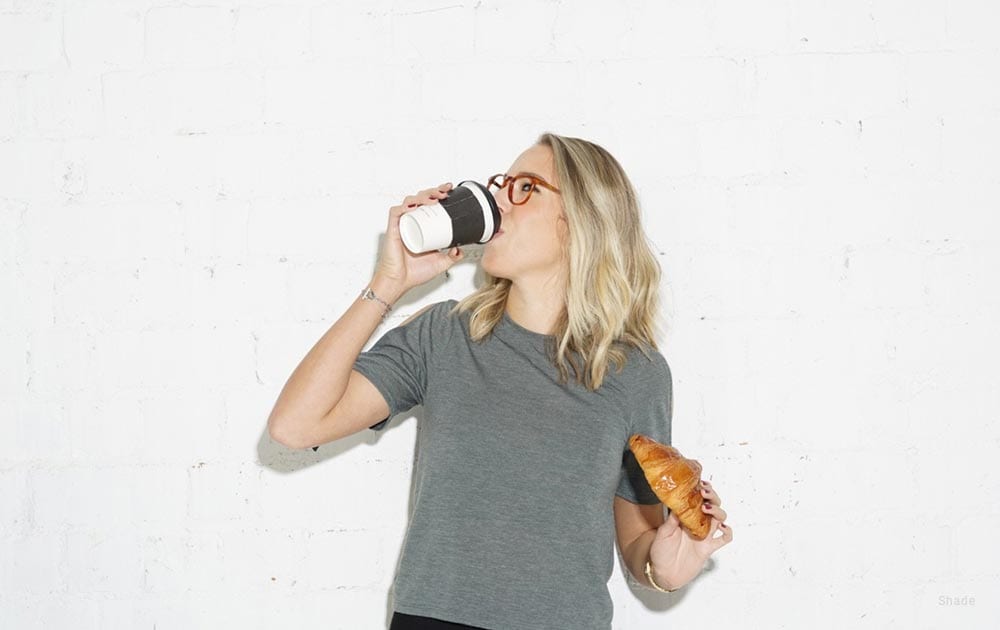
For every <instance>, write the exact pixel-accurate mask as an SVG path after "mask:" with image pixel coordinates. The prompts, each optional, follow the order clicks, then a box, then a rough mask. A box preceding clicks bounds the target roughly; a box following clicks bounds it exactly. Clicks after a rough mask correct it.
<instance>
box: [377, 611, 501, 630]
mask: <svg viewBox="0 0 1000 630" xmlns="http://www.w3.org/2000/svg"><path fill="white" fill-rule="evenodd" d="M389 630H486V629H485V628H477V627H476V626H467V625H465V624H464V623H452V622H450V621H441V620H440V619H432V618H431V617H417V616H416V615H406V614H403V613H401V612H393V613H392V622H391V623H390V624H389Z"/></svg>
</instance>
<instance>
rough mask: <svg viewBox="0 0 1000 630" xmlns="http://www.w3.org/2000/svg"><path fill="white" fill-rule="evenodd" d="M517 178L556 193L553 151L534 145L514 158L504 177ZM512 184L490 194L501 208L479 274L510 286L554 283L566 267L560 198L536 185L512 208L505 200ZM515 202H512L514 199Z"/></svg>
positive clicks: (556, 184)
mask: <svg viewBox="0 0 1000 630" xmlns="http://www.w3.org/2000/svg"><path fill="white" fill-rule="evenodd" d="M520 173H531V174H533V175H536V176H538V177H541V178H542V179H544V180H545V181H546V182H547V183H549V184H551V185H552V186H553V187H555V188H559V182H558V181H557V180H556V177H555V172H554V165H553V159H552V149H550V148H549V147H547V146H543V145H534V146H532V147H531V148H529V149H528V150H527V151H525V152H524V153H522V154H521V155H520V156H518V158H517V159H516V160H515V161H514V164H512V165H511V167H510V170H508V171H507V175H510V176H516V175H518V174H520ZM513 185H514V182H513V181H511V182H509V183H508V184H507V186H506V187H505V188H503V189H502V190H500V191H496V190H494V193H493V195H494V197H495V198H496V200H497V205H498V206H499V208H500V231H499V232H498V233H497V234H496V235H495V236H494V237H493V238H492V239H491V240H490V241H489V242H488V243H486V246H485V247H484V249H483V257H482V265H483V270H484V271H486V272H487V273H488V274H490V275H491V276H493V277H496V278H507V279H509V280H512V281H514V282H515V283H516V282H523V281H525V280H543V281H545V280H558V279H559V278H560V276H561V275H562V274H564V272H565V267H566V261H565V260H564V257H563V254H562V245H561V243H562V242H563V241H564V240H565V239H566V238H568V230H567V226H566V219H565V216H564V214H563V207H562V197H561V196H560V195H559V193H556V192H554V191H551V190H549V189H548V188H545V187H543V186H535V188H534V191H533V192H532V193H531V197H529V198H528V201H527V202H525V203H524V204H522V205H516V206H515V205H514V204H512V203H511V202H510V198H509V197H508V196H507V189H508V188H509V187H511V186H513ZM515 193H516V191H515ZM514 198H515V199H517V196H516V194H515V197H514Z"/></svg>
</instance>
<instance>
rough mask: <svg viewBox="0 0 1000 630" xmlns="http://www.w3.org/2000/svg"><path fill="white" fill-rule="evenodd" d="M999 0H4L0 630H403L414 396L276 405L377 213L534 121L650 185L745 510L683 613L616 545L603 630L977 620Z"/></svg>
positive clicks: (686, 407)
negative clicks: (306, 432) (277, 417)
mask: <svg viewBox="0 0 1000 630" xmlns="http://www.w3.org/2000/svg"><path fill="white" fill-rule="evenodd" d="M998 17H1000V11H998V9H997V7H996V5H995V3H992V2H986V1H983V0H980V1H967V2H950V3H943V2H927V1H921V2H903V1H901V0H863V1H862V0H851V1H850V2H837V3H829V2H815V1H814V2H794V3H793V2H776V1H768V2H753V3H748V2H735V1H728V0H724V1H720V2H714V3H707V2H683V3H667V2H658V1H653V0H633V1H630V2H627V3H598V2H551V1H534V0H531V1H529V0H519V1H517V2H505V3H502V4H501V3H498V2H487V1H483V2H431V1H428V0H407V1H405V2H403V1H393V2H389V1H388V0H381V1H378V2H367V3H353V4H351V3H344V2H323V1H313V2H308V3H306V2H299V3H296V2H256V1H254V0H210V1H209V2H207V3H194V4H191V3H186V2H180V1H173V0H162V1H158V2H121V1H118V0H88V1H85V2H68V1H66V0H38V1H28V0H2V1H0V395H2V397H3V400H4V401H5V402H6V404H4V405H2V410H0V628H3V629H4V630H6V629H7V628H11V629H16V630H22V629H30V628H45V629H46V630H50V629H52V628H74V629H78V630H89V629H97V628H100V629H102V630H103V629H108V628H150V627H155V628H159V629H160V630H163V629H165V628H168V629H169V628H177V629H184V630H188V629H192V628H235V627H240V628H267V627H297V628H344V629H351V630H358V629H362V630H368V629H373V630H374V629H378V628H384V627H386V623H387V621H388V619H389V616H390V615H391V605H392V602H391V599H390V598H389V587H390V585H391V582H392V576H393V572H394V570H395V567H396V563H397V562H398V559H399V552H400V546H401V543H402V539H403V536H404V534H405V527H406V517H407V512H408V509H409V485H410V475H411V471H412V464H413V456H414V453H413V447H414V439H415V435H416V423H415V420H414V419H412V418H411V419H407V420H397V421H395V422H394V423H393V427H392V428H391V430H389V431H388V432H386V433H383V434H380V435H378V436H376V435H373V434H367V433H366V434H362V435H358V436H352V437H350V438H347V439H345V440H343V441H342V443H335V444H330V445H326V446H324V447H322V448H321V449H320V450H319V451H318V452H313V451H311V450H306V451H304V452H293V451H290V450H288V449H285V448H283V447H281V446H279V445H276V444H274V443H273V442H272V441H271V440H270V439H269V438H268V436H267V433H266V427H265V423H266V419H267V415H268V413H269V411H270V409H271V406H272V405H273V403H274V400H275V398H276V396H277V394H278V392H279V391H280V389H281V386H282V385H283V384H284V382H285V379H287V377H288V375H289V374H290V372H291V370H292V369H293V368H294V366H295V365H296V364H297V362H298V361H299V360H300V359H301V358H302V356H303V355H304V354H305V352H306V351H308V349H309V348H310V347H311V346H312V344H313V343H314V342H315V341H316V339H318V337H319V336H320V335H322V333H323V332H324V331H325V330H326V329H327V328H328V327H329V326H330V325H332V323H333V322H334V321H335V320H336V318H337V317H338V316H339V315H340V314H341V313H342V312H343V311H344V310H345V309H346V308H347V306H348V305H349V304H350V303H351V301H352V300H353V299H354V298H355V296H356V295H357V292H358V291H359V290H360V289H361V288H362V287H363V286H364V283H365V282H366V281H367V280H368V278H369V277H370V274H371V272H372V265H373V264H374V260H375V256H376V253H377V251H378V244H379V238H380V236H381V233H382V230H383V229H384V226H385V221H386V213H387V211H388V208H389V206H391V205H394V204H396V203H398V202H399V201H400V200H401V199H402V197H403V196H405V195H408V194H411V193H412V192H414V191H416V190H419V189H421V188H425V187H427V186H431V185H435V184H438V183H440V182H442V181H446V180H451V181H453V182H457V181H459V180H460V179H466V178H478V179H482V178H484V177H485V176H487V175H488V174H491V173H494V172H497V171H498V170H503V169H504V168H506V167H507V166H508V165H509V164H510V163H511V162H512V161H513V160H514V159H515V158H516V156H517V154H518V153H519V152H520V151H522V150H523V149H525V148H527V146H528V145H529V144H530V143H531V142H532V141H533V140H534V138H535V137H536V136H537V135H538V133H540V132H542V131H545V130H551V131H555V132H557V133H563V134H566V135H574V136H580V137H584V138H589V139H592V140H594V141H596V142H598V143H600V144H602V145H604V146H605V147H606V148H608V149H609V150H610V151H611V152H612V153H613V154H615V155H616V157H618V159H619V160H620V161H621V162H622V164H623V165H624V166H625V168H626V170H627V171H628V172H629V174H630V176H631V177H632V179H633V181H634V183H635V185H636V187H637V188H638V190H639V192H640V195H641V201H642V204H643V210H644V214H645V219H646V227H647V231H648V233H649V235H650V237H651V238H652V240H653V242H654V243H655V245H656V247H657V249H658V252H659V253H660V261H661V263H662V265H663V268H664V272H665V276H664V281H663V289H664V298H665V306H664V320H665V330H666V331H667V335H666V338H665V340H664V343H663V350H664V354H665V355H666V356H667V358H668V360H669V362H670V364H671V367H672V369H673V373H674V386H675V429H674V435H675V441H676V443H677V445H678V446H679V447H681V448H682V450H684V451H685V452H686V453H689V454H691V455H692V456H695V457H698V458H699V459H700V460H701V461H702V462H703V464H704V465H705V469H706V473H707V475H708V476H709V477H710V478H711V479H712V480H713V481H714V482H715V484H716V485H717V486H718V488H719V491H720V493H721V495H722V497H723V501H724V504H725V506H726V507H727V509H728V511H729V514H730V519H729V522H730V523H731V524H732V526H733V528H734V531H735V542H734V543H733V544H732V545H730V546H728V547H726V548H725V549H724V550H722V551H720V552H719V553H718V554H717V555H716V556H715V557H714V558H713V559H712V561H711V563H710V566H709V568H708V569H707V570H706V572H705V575H704V576H703V577H702V578H701V579H699V580H697V581H696V582H695V583H694V584H692V585H691V586H690V587H689V588H687V589H685V590H684V591H683V592H682V593H681V594H678V595H677V596H674V597H666V596H662V595H660V594H657V593H651V592H646V591H640V590H635V591H633V590H632V589H631V588H630V587H629V586H628V585H627V584H626V582H625V580H624V578H623V576H622V569H621V567H620V566H618V565H617V564H616V567H615V575H614V577H613V579H612V583H611V588H612V594H613V596H614V599H615V622H614V627H615V628H616V629H625V628H628V629H630V630H631V629H633V628H634V629H639V628H659V627H664V626H670V627H689V626H694V625H696V624H702V623H710V622H717V623H719V624H722V625H730V626H734V627H748V628H801V627H806V626H808V627H815V628H848V627H849V628H855V627H858V628H893V627H899V628H903V627H905V628H942V627H963V628H964V627H968V628H986V627H992V626H993V625H995V622H996V619H997V618H1000V604H998V603H997V600H996V598H995V596H991V595H990V593H995V592H996V591H997V587H998V586H1000V569H997V566H996V562H995V559H996V557H997V552H998V545H997V543H996V542H995V541H994V540H993V538H992V536H991V534H992V532H994V531H996V530H997V529H1000V512H998V511H997V508H996V505H995V504H996V502H997V501H996V500H997V497H998V496H1000V474H998V473H997V471H996V467H995V466H994V465H993V462H994V460H995V458H996V455H995V454H996V451H997V448H998V447H1000V430H998V429H997V425H996V417H997V412H996V410H997V408H998V406H1000V394H998V391H1000V389H998V388H997V386H996V377H997V370H996V368H995V367H994V365H995V363H996V357H997V353H998V351H1000V333H998V332H997V328H996V322H997V321H998V316H1000V292H998V291H997V289H996V288H995V287H996V286H997V282H996V279H995V277H994V276H996V273H997V271H998V270H1000V247H998V245H1000V237H998V234H1000V176H998V174H1000V166H998V165H1000V149H998V147H1000V82H998V81H997V79H996V77H998V76H1000V48H998V45H997V42H996V24H997V18H998ZM470 253H474V252H470ZM470 258H471V259H472V260H473V262H470V263H465V264H463V265H459V266H457V267H455V268H454V269H453V271H452V273H451V277H450V279H447V280H446V279H444V278H441V279H439V280H435V281H433V282H431V283H429V284H428V285H427V286H425V287H422V288H421V290H419V291H414V292H413V294H412V295H410V296H409V302H407V303H405V304H403V305H401V306H400V307H399V308H398V309H397V311H395V312H394V314H393V317H392V318H391V320H390V321H389V322H388V323H387V326H393V325H396V324H398V323H399V322H400V321H402V319H404V318H405V317H406V316H407V315H408V314H409V313H411V312H413V311H414V310H416V309H417V308H419V307H420V306H422V305H423V304H425V303H428V302H433V301H438V300H442V299H447V298H459V297H462V296H463V295H465V294H467V293H468V292H469V291H470V290H472V288H473V277H474V273H475V266H474V259H475V256H474V255H471V256H470ZM990 287H994V288H992V289H991V288H990ZM378 334H379V333H376V337H377V336H378ZM373 341H374V338H373ZM568 526H572V524H568ZM942 596H945V597H951V598H953V600H954V599H957V598H961V597H974V598H975V603H974V604H973V605H955V604H954V603H952V604H949V603H948V602H947V601H946V600H943V599H942ZM706 614H709V615H711V617H710V618H706Z"/></svg>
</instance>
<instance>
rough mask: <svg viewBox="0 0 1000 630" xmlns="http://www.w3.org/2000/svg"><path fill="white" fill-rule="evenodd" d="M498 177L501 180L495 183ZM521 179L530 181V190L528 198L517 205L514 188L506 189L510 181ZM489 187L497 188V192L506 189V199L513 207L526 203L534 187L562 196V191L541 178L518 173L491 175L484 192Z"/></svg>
mask: <svg viewBox="0 0 1000 630" xmlns="http://www.w3.org/2000/svg"><path fill="white" fill-rule="evenodd" d="M498 177H499V178H502V179H501V180H500V182H497V178H498ZM522 177H527V178H528V179H530V180H531V190H529V191H528V196H527V197H525V198H524V201H522V202H520V203H518V202H516V201H514V187H513V186H509V187H507V184H509V183H510V182H511V181H513V180H515V179H520V178H522ZM491 186H498V187H499V190H503V189H504V187H507V199H509V200H510V202H511V203H512V204H513V205H515V206H522V205H524V204H526V203H528V200H529V199H531V194H532V193H533V192H535V186H541V187H542V188H548V189H549V190H551V191H552V192H554V193H558V194H562V191H560V190H559V189H558V188H556V187H555V186H553V185H552V184H550V183H548V182H547V181H545V180H544V179H542V178H541V177H535V176H534V175H529V174H528V173H518V174H517V175H507V174H506V173H497V174H496V175H493V176H492V177H490V178H489V179H488V180H487V181H486V190H489V189H490V187H491Z"/></svg>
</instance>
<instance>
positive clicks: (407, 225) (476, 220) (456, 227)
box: [399, 180, 500, 254]
mask: <svg viewBox="0 0 1000 630" xmlns="http://www.w3.org/2000/svg"><path fill="white" fill-rule="evenodd" d="M499 229H500V209H499V208H498V207H497V202H496V199H494V197H493V194H492V193H491V192H490V191H488V190H487V189H486V187H485V186H483V185H482V184H480V183H479V182H474V181H472V180H466V181H464V182H461V183H459V185H458V186H455V187H454V188H452V189H451V190H450V191H448V196H447V197H445V198H444V199H440V200H438V201H436V202H435V203H432V204H428V205H426V206H419V207H417V208H414V209H413V210H411V211H410V212H407V213H406V214H404V215H403V216H401V217H399V234H400V236H401V237H402V239H403V244H404V245H406V248H407V249H408V250H410V251H411V252H413V253H414V254H421V253H423V252H429V251H433V250H435V249H450V248H452V247H456V246H458V245H468V244H470V243H485V242H487V241H489V240H490V239H491V238H493V235H494V234H496V233H497V231H498V230H499Z"/></svg>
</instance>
